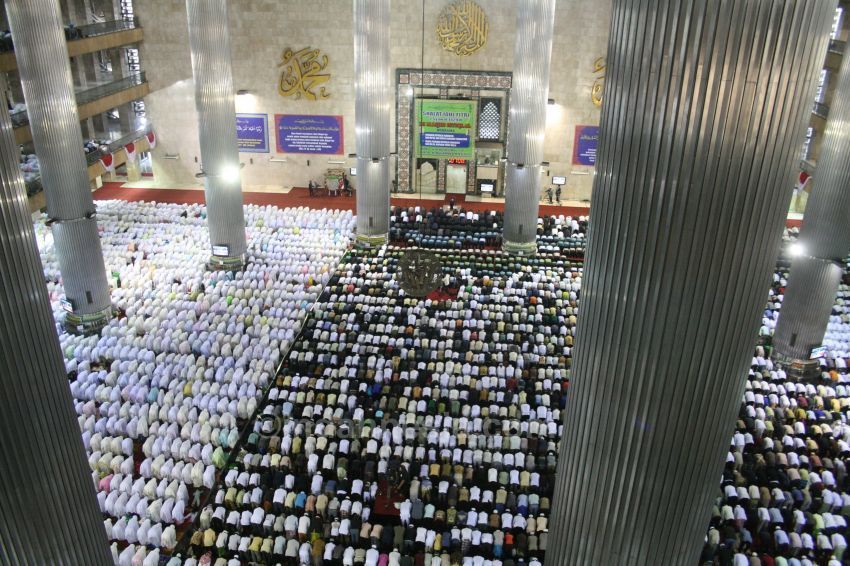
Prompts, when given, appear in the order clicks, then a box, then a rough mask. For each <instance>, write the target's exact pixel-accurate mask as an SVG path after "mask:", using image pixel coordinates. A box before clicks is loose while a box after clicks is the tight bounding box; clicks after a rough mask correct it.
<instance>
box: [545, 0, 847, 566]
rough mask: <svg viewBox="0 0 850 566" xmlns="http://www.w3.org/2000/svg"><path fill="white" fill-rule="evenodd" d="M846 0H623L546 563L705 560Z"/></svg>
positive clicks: (614, 31) (615, 20)
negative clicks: (819, 82)
mask: <svg viewBox="0 0 850 566" xmlns="http://www.w3.org/2000/svg"><path fill="white" fill-rule="evenodd" d="M834 8H835V1H834V0H758V1H752V0H723V1H720V0H708V1H706V0H614V4H613V16H612V23H611V32H610V39H609V44H608V74H607V76H606V85H605V89H606V90H605V104H604V105H603V109H602V122H601V146H600V153H599V161H598V163H597V165H598V172H597V176H596V179H595V182H594V187H593V206H592V207H591V218H590V223H589V227H590V233H589V240H588V250H587V256H588V257H587V264H586V269H585V273H584V277H583V282H582V295H581V316H580V317H579V322H578V328H577V343H576V349H575V359H574V363H573V368H574V373H573V376H572V381H571V385H570V390H569V398H568V401H567V406H566V410H565V419H564V433H563V438H562V440H561V448H560V458H559V463H558V471H557V476H556V477H557V480H556V482H557V483H556V489H555V497H554V500H553V505H552V517H551V523H550V524H551V536H550V540H556V541H557V544H556V545H550V548H549V551H548V552H547V555H546V562H547V563H550V562H551V563H552V564H571V565H584V564H588V565H596V564H665V565H675V564H684V565H691V564H695V563H696V562H697V559H698V556H699V553H700V550H701V548H702V545H703V539H704V535H705V529H706V527H707V524H708V519H709V516H710V512H711V502H712V500H713V498H714V496H715V495H716V494H717V489H718V481H719V478H720V476H721V470H722V468H723V463H724V457H725V455H726V452H727V450H728V447H729V435H730V433H731V431H732V427H733V425H734V421H735V415H736V414H737V412H738V408H739V403H740V400H741V396H742V394H743V390H744V384H745V377H746V373H747V369H748V367H749V365H750V360H751V358H752V352H753V348H754V346H755V340H756V335H757V330H758V325H759V317H760V314H761V311H762V309H763V308H764V302H765V300H766V299H767V295H768V289H769V286H770V281H771V273H772V270H773V268H774V266H775V261H776V257H777V253H778V250H779V244H780V239H781V238H780V236H781V234H782V230H783V225H784V221H785V213H786V211H787V210H788V204H789V201H790V199H791V187H792V180H793V168H794V165H795V162H794V158H795V156H796V153H797V151H798V149H799V147H800V143H801V141H802V139H803V131H804V127H805V123H806V119H807V117H808V114H809V112H810V110H811V100H812V97H813V95H814V87H815V85H816V80H815V79H816V77H817V75H818V71H819V69H820V66H821V63H822V61H823V58H824V55H825V51H826V41H827V36H828V31H829V24H830V22H831V19H832V14H833V10H834Z"/></svg>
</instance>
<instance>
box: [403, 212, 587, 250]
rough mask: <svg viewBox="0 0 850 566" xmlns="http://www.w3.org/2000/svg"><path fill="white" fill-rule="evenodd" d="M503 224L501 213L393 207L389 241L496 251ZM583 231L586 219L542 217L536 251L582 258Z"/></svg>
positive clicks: (538, 224) (538, 223)
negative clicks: (493, 249) (494, 249)
mask: <svg viewBox="0 0 850 566" xmlns="http://www.w3.org/2000/svg"><path fill="white" fill-rule="evenodd" d="M503 224H504V213H502V212H500V211H495V210H491V211H486V212H474V211H471V210H464V209H463V208H456V207H441V208H431V209H425V208H421V207H418V206H411V207H401V206H393V207H392V209H391V210H390V241H391V242H393V243H396V244H404V243H406V244H408V245H411V246H419V247H422V248H429V249H434V248H443V249H462V248H472V249H476V250H481V249H486V248H497V247H499V246H501V243H502V226H503ZM586 231H587V217H585V216H581V217H575V218H574V217H572V216H564V215H552V216H541V217H540V218H539V219H538V221H537V244H538V249H539V250H540V252H542V253H561V254H562V255H567V256H569V257H574V258H579V257H583V256H584V234H585V232H586Z"/></svg>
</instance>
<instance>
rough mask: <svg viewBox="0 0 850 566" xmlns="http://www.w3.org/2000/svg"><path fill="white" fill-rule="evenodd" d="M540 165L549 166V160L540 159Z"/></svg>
mask: <svg viewBox="0 0 850 566" xmlns="http://www.w3.org/2000/svg"><path fill="white" fill-rule="evenodd" d="M540 165H542V166H543V167H549V162H548V161H541V162H540Z"/></svg>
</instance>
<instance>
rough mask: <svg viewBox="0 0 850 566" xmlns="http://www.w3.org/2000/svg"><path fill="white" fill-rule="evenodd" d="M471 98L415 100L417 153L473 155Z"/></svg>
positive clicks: (443, 156) (439, 156)
mask: <svg viewBox="0 0 850 566" xmlns="http://www.w3.org/2000/svg"><path fill="white" fill-rule="evenodd" d="M475 104H476V103H475V101H474V100H417V101H416V110H415V112H416V133H415V135H416V156H417V157H426V158H427V157H432V158H437V159H473V158H474V157H475V115H476V113H475Z"/></svg>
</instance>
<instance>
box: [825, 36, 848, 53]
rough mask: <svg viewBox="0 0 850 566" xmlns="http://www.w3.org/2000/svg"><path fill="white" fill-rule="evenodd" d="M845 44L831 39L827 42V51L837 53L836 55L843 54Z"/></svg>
mask: <svg viewBox="0 0 850 566" xmlns="http://www.w3.org/2000/svg"><path fill="white" fill-rule="evenodd" d="M845 46H846V43H845V42H843V41H838V40H837V39H833V40H830V42H829V51H830V53H837V54H838V55H843V54H844V48H845Z"/></svg>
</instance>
